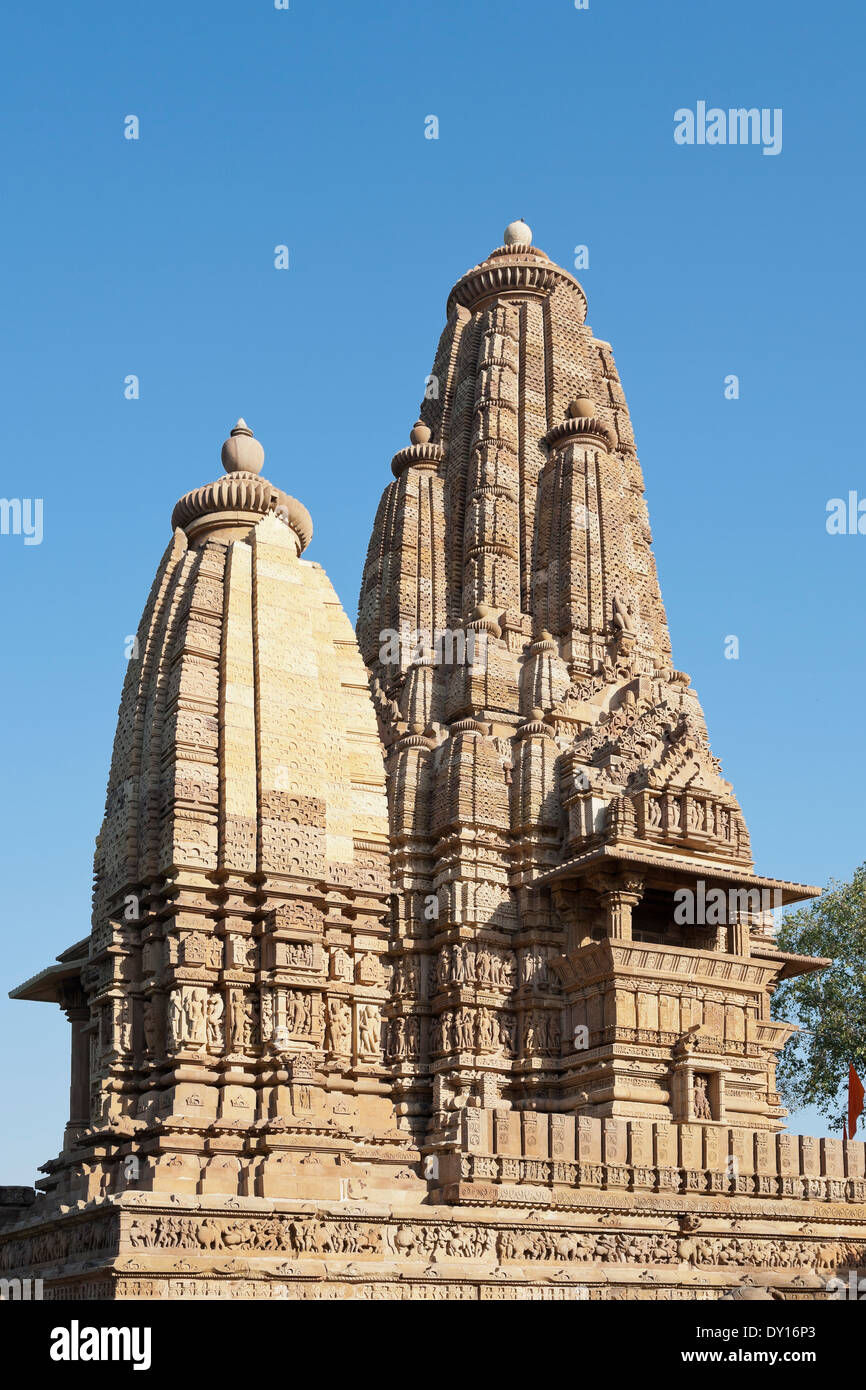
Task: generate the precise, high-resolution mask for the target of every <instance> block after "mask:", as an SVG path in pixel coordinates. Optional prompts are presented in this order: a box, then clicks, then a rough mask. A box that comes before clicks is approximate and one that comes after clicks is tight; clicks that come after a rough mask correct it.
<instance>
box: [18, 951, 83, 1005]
mask: <svg viewBox="0 0 866 1390" xmlns="http://www.w3.org/2000/svg"><path fill="white" fill-rule="evenodd" d="M87 959H88V957H87V951H86V950H85V952H84V953H83V955H81V956H79V957H78V959H76V960H64V961H61V962H60V963H59V964H57V965H49V966H47V967H46V968H45V969H44V970H40V971H39V973H38V974H36V975H31V976H30V979H29V980H25V981H24V983H23V984H21V985H19V986H18V987H17V989H10V991H9V998H10V999H27V1000H31V1001H32V1002H35V1003H39V1004H60V1003H61V1002H62V999H63V986H64V984H67V983H68V982H69V981H73V982H74V981H77V980H78V979H79V977H80V975H81V969H82V966H84V965H86V964H87Z"/></svg>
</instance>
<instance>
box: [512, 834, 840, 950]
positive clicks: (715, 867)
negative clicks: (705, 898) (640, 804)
mask: <svg viewBox="0 0 866 1390" xmlns="http://www.w3.org/2000/svg"><path fill="white" fill-rule="evenodd" d="M604 864H611V865H613V864H628V865H631V866H633V867H639V868H645V869H647V870H648V871H650V872H651V871H653V870H655V871H656V874H657V875H658V876H659V877H667V878H674V879H676V880H678V881H681V882H694V880H695V879H696V878H705V879H712V880H713V881H714V882H716V883H720V884H721V883H727V884H731V885H734V886H736V887H740V888H757V889H764V888H766V889H770V890H772V891H774V892H778V893H779V894H780V896H781V903H782V905H787V904H788V903H798V902H803V901H804V900H805V899H807V898H817V897H820V895H821V893H822V891H823V890H822V889H821V888H815V887H813V886H811V885H810V884H807V883H792V882H790V881H789V880H788V879H784V878H762V877H761V876H760V875H758V874H753V873H750V872H749V870H748V869H745V868H744V867H743V865H742V864H739V865H738V864H730V865H726V864H720V863H719V862H718V860H715V861H714V860H707V859H699V858H696V857H694V856H692V855H689V856H688V857H686V856H685V855H681V854H655V853H646V852H645V851H643V850H639V849H632V848H631V847H622V848H616V847H615V846H611V845H600V846H598V847H597V848H596V849H592V850H588V851H587V852H586V853H585V854H579V855H576V856H575V857H574V858H573V859H567V860H566V861H565V863H564V864H560V865H558V866H557V868H555V869H548V871H547V872H546V873H543V874H540V875H539V876H538V878H536V879H533V881H532V883H531V884H530V885H528V886H530V887H532V888H543V887H546V886H547V885H548V884H550V883H562V882H564V881H565V880H568V879H580V878H583V877H585V876H586V875H587V874H589V873H594V872H596V871H597V870H598V869H599V867H601V866H602V865H604ZM804 959H805V958H804Z"/></svg>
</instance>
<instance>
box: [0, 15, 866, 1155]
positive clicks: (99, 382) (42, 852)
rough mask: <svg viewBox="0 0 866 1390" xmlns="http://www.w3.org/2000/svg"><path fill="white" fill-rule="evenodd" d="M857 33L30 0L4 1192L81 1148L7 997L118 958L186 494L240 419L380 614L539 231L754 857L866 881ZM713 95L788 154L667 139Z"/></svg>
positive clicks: (12, 303)
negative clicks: (594, 376) (449, 324)
mask: <svg viewBox="0 0 866 1390" xmlns="http://www.w3.org/2000/svg"><path fill="white" fill-rule="evenodd" d="M864 38H866V35H864V18H863V13H862V10H859V9H858V8H857V7H855V6H854V5H852V4H842V3H839V0H824V3H822V4H820V5H817V4H814V3H804V0H784V2H783V0H763V2H762V3H761V4H760V5H756V4H755V3H754V0H728V3H726V4H724V5H721V4H719V5H708V4H700V5H697V4H687V3H683V2H682V0H681V2H680V3H678V4H673V3H670V0H654V3H651V4H650V3H646V0H590V8H589V10H587V11H577V10H575V9H574V6H573V4H572V0H533V3H532V4H528V5H522V6H517V5H509V4H503V3H499V4H491V3H481V0H459V2H458V0H449V2H448V3H444V4H439V5H426V4H424V5H422V4H417V3H416V4H414V5H410V4H407V3H406V0H402V3H401V0H376V3H369V4H358V3H357V0H354V2H352V3H350V0H333V2H332V3H326V2H325V0H291V8H290V9H289V10H288V11H278V10H275V8H274V6H273V3H272V0H234V3H229V2H228V0H209V3H208V4H195V5H193V4H178V3H177V0H173V3H167V0H149V3H148V4H146V5H138V6H124V5H118V4H117V3H110V4H109V3H84V4H81V5H61V4H57V3H55V4H47V5H44V4H43V5H33V4H32V3H22V0H17V2H16V0H7V4H6V5H5V6H4V17H3V21H2V40H3V52H4V55H5V62H4V78H3V85H2V91H0V108H2V125H3V158H2V163H0V169H2V180H3V185H4V186H3V207H4V212H3V217H2V224H0V246H2V271H3V276H2V281H3V291H2V321H3V326H4V332H3V335H2V336H3V347H2V351H3V361H2V388H3V445H2V448H3V455H4V458H3V468H2V477H3V483H2V488H0V491H2V492H3V494H4V495H6V496H21V497H25V498H27V497H30V498H42V499H43V500H44V538H43V541H42V544H41V545H34V546H25V545H24V544H23V537H21V536H0V583H2V593H3V602H2V605H0V623H2V634H0V651H2V659H3V681H2V688H0V700H2V731H3V745H2V747H3V753H2V760H3V772H4V774H5V785H6V795H5V796H4V797H3V800H2V806H0V816H2V822H3V824H2V838H0V842H2V852H3V858H4V861H5V862H4V864H3V871H2V879H0V882H2V899H3V908H4V913H3V931H4V937H3V952H2V977H3V978H2V987H3V996H4V997H2V998H0V1021H2V1037H0V1047H2V1051H0V1055H2V1059H3V1065H2V1104H3V1115H4V1128H5V1129H6V1135H5V1142H4V1143H3V1150H4V1154H3V1159H2V1169H0V1182H25V1181H31V1180H32V1177H33V1174H34V1170H35V1167H36V1165H37V1164H38V1163H40V1162H43V1161H44V1160H45V1159H46V1158H48V1157H50V1156H52V1155H53V1154H54V1153H55V1152H56V1151H57V1148H58V1145H59V1142H60V1138H61V1134H62V1128H63V1122H64V1119H65V1116H66V1106H67V1087H68V1077H67V1066H68V1054H67V1024H66V1022H65V1019H64V1018H63V1016H62V1015H61V1014H60V1012H59V1010H56V1009H52V1008H49V1007H48V1006H45V1005H36V1004H19V1003H14V1004H13V1003H11V1002H10V1001H8V1000H7V1001H5V1002H4V998H5V991H6V990H7V989H8V988H10V987H12V986H13V985H15V984H17V983H18V982H19V981H20V980H22V979H24V978H25V977H26V976H28V975H30V974H32V973H33V972H35V971H36V970H37V969H39V968H41V967H42V966H43V965H46V964H48V963H49V962H50V961H51V960H53V958H54V956H55V955H56V954H57V952H58V951H60V950H62V949H63V948H64V947H66V946H67V945H69V944H70V943H71V942H73V941H75V940H77V939H78V938H80V937H81V936H83V935H84V934H85V933H86V932H87V930H88V928H89V912H90V883H91V856H92V850H93V839H94V836H95V834H96V832H97V830H98V827H99V823H100V820H101V816H102V808H103V798H104V790H105V782H106V777H107V771H108V762H109V756H110V751H111V740H112V736H113V730H114V720H115V715H116V711H117V704H118V699H119V693H120V686H121V682H122V679H123V674H124V640H125V637H126V635H127V634H128V633H131V632H133V631H134V630H135V628H136V626H137V623H138V619H139V615H140V612H141V609H142V606H143V604H144V600H145V597H146V595H147V591H148V588H149V585H150V582H151V578H152V575H153V572H154V569H155V566H156V564H157V561H158V559H159V556H160V554H161V552H162V550H163V547H164V545H165V543H166V540H167V537H168V524H169V517H170V515H171V509H172V506H173V504H174V502H175V500H176V498H177V497H178V496H179V495H180V494H181V493H182V492H184V491H186V490H187V489H189V488H191V487H194V486H197V485H198V484H201V483H203V482H205V481H208V480H210V479H211V478H213V477H215V476H217V475H218V474H219V471H220V466H219V449H220V444H221V442H222V440H223V438H224V437H225V435H226V433H227V431H228V429H229V427H230V426H231V425H232V424H233V423H234V421H235V419H236V418H237V416H238V415H244V416H245V417H246V419H247V420H248V421H249V422H250V424H251V425H252V426H253V428H254V429H255V431H256V433H257V435H258V436H259V438H260V439H261V440H262V441H263V443H264V445H265V447H266V450H267V459H266V466H265V472H266V474H267V475H268V476H269V477H270V478H271V479H272V481H274V482H276V483H278V484H279V485H280V486H282V487H284V488H286V489H287V490H288V491H290V492H293V493H296V495H297V496H299V497H300V498H301V499H302V500H303V501H304V502H305V503H306V505H307V506H308V507H309V508H310V511H311V512H312V514H313V518H314V521H315V525H316V535H315V538H314V540H313V545H312V547H311V550H310V551H309V555H310V556H311V558H314V559H316V560H319V561H321V562H322V563H323V564H324V565H325V567H326V569H327V570H328V572H329V574H330V576H331V578H332V580H333V581H334V583H335V585H336V587H337V590H338V592H339V593H340V595H341V597H342V599H343V601H344V603H345V605H346V608H347V609H348V610H349V612H350V614H352V615H354V612H355V604H356V598H357V590H358V580H359V575H360V570H361V565H362V561H363V556H364V551H365V547H366V543H367V537H368V532H369V526H370V523H371V520H372V516H373V513H374V509H375V506H376V503H377V500H378V497H379V494H380V491H381V489H382V487H383V486H384V484H385V483H386V481H387V480H388V478H389V476H390V473H389V460H390V458H391V455H392V453H393V452H394V451H395V450H396V449H397V448H399V447H401V446H402V445H403V444H405V442H406V439H407V431H408V429H409V428H410V426H411V424H412V422H413V421H414V419H415V417H416V413H417V408H418V403H419V400H420V397H421V394H422V390H423V381H424V377H425V375H426V374H427V372H428V371H429V370H430V369H431V365H432V359H433V353H434V349H435V345H436V341H437V338H438V335H439V333H440V330H441V327H442V323H443V314H444V306H445V298H446V295H447V292H448V290H449V288H450V286H451V285H452V284H453V282H454V280H455V279H456V278H457V277H458V275H460V274H461V273H462V272H463V271H464V270H465V269H466V268H467V267H468V266H470V265H472V264H474V263H475V262H476V261H478V260H479V259H481V258H482V257H483V256H484V255H485V254H486V253H487V252H488V251H489V250H490V249H492V248H493V247H494V246H496V245H498V244H499V242H500V240H501V233H502V229H503V227H504V225H505V224H506V222H508V221H509V220H511V219H512V218H514V217H518V216H522V217H525V218H526V219H527V220H528V221H529V222H530V224H531V226H532V227H533V229H534V233H535V241H536V243H537V244H538V245H540V246H542V247H543V248H544V249H545V250H546V251H547V252H548V254H550V255H551V256H552V257H554V258H555V259H556V260H558V261H560V262H561V263H562V264H564V265H566V266H570V265H571V263H572V258H573V254H574V247H575V245H577V244H586V245H588V246H589V249H590V266H589V269H587V270H585V271H581V272H580V274H579V278H580V279H581V281H582V282H583V284H584V286H585V288H586V291H587V294H588V297H589V304H590V314H589V322H590V323H591V324H592V326H593V328H594V329H595V332H596V333H597V334H598V335H599V336H601V337H604V338H607V339H609V340H610V341H611V342H612V343H613V346H614V351H615V353H616V357H617V362H618V365H619V369H620V374H621V376H622V378H623V382H624V385H625V389H626V392H627V395H628V399H629V403H630V407H631V411H632V418H633V420H634V424H635V430H636V434H637V441H638V448H639V452H640V456H641V460H642V463H643V468H644V473H645V477H646V483H647V492H648V500H649V506H650V516H651V520H652V525H653V532H654V537H655V547H656V554H657V558H658V564H659V571H660V575H661V581H662V590H663V595H664V598H665V601H666V604H667V609H668V614H669V617H670V624H671V630H672V634H673V641H674V659H675V663H676V665H678V666H679V667H680V668H681V669H684V670H686V671H689V672H690V673H691V675H692V677H693V679H694V681H695V683H696V686H697V689H698V692H699V694H700V696H701V698H702V700H703V704H704V707H705V710H706V713H707V717H708V720H709V726H710V732H711V737H712V741H713V746H714V750H715V752H716V753H717V754H718V755H719V756H720V757H721V759H722V762H723V766H724V769H725V773H726V775H727V776H728V777H729V778H730V779H731V780H732V781H733V783H734V785H735V787H736V790H737V792H738V794H739V797H740V801H741V803H742V805H743V807H744V810H745V813H746V817H747V821H748V823H749V826H750V829H751V832H752V840H753V846H754V851H755V857H756V861H757V865H758V867H759V868H760V869H761V870H762V871H764V872H768V873H772V874H776V875H779V876H781V877H790V878H795V879H799V880H802V881H805V882H812V883H819V884H823V883H825V882H826V881H827V880H828V879H829V878H830V877H831V876H836V877H839V878H846V877H848V876H850V873H851V871H852V870H853V868H854V867H855V865H856V864H858V863H859V862H861V861H862V860H863V859H864V858H866V835H864V813H863V809H862V808H863V802H864V793H863V786H864V780H866V778H864V774H866V749H864V740H863V737H862V732H861V730H862V722H861V716H860V711H861V708H862V702H863V697H862V691H863V687H864V682H866V658H864V643H863V637H862V625H863V624H862V597H863V592H864V582H866V536H829V535H828V534H827V532H826V529H825V516H826V512H825V508H826V504H827V501H828V499H829V498H831V497H836V496H846V495H847V493H848V492H849V490H851V489H854V490H857V489H859V490H860V493H861V495H863V496H866V471H864V466H863V445H862V442H861V439H860V437H859V429H855V428H854V423H855V420H856V418H857V415H856V410H857V407H858V405H859V398H860V395H861V391H862V383H863V376H864V326H863V312H862V306H863V260H862V244H863V226H864V192H863V180H862V169H863V167H864V159H863V154H864V151H863V129H864V121H863V91H862V74H861V72H860V59H861V55H862V51H863V46H864ZM698 101H706V102H707V104H708V105H709V106H714V105H717V106H719V107H722V108H725V109H727V108H729V107H739V106H746V107H751V106H757V107H760V108H763V107H767V108H777V107H781V108H782V110H783V113H784V116H783V148H782V152H781V154H779V155H778V156H776V157H767V156H764V155H763V154H762V152H761V150H760V148H754V147H745V148H743V147H710V146H703V147H698V146H694V147H684V146H678V145H676V144H675V143H674V140H673V129H674V119H673V115H674V111H675V110H676V109H677V108H680V107H691V108H693V109H694V108H695V106H696V104H697V102H698ZM128 115H136V116H138V118H139V121H140V139H139V140H138V141H128V140H125V139H124V138H123V128H124V118H125V117H126V116H128ZM428 115H436V116H437V117H438V119H439V139H438V140H435V141H434V140H427V139H425V138H424V122H425V117H427V116H428ZM278 244H286V245H288V247H289V248H290V269H289V270H288V271H285V272H280V271H276V270H275V269H274V268H273V258H274V247H275V246H276V245H278ZM133 373H134V374H136V375H137V376H138V377H139V378H140V383H141V387H140V390H141V394H140V399H138V400H135V401H129V400H125V399H124V392H123V383H124V378H125V377H126V376H127V375H129V374H133ZM729 373H735V374H737V375H738V376H739V378H740V392H741V394H740V399H739V400H737V401H728V400H726V399H725V398H724V391H723V387H724V378H725V376H726V375H727V374H729ZM729 634H734V635H736V636H738V637H739V639H740V659H739V660H738V661H729V660H725V659H724V640H725V637H726V636H727V635H729ZM803 1123H804V1124H805V1126H806V1127H807V1128H812V1129H814V1132H821V1122H820V1121H814V1117H806V1119H805V1121H804V1122H803Z"/></svg>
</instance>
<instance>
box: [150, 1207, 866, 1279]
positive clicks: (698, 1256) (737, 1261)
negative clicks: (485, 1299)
mask: <svg viewBox="0 0 866 1390" xmlns="http://www.w3.org/2000/svg"><path fill="white" fill-rule="evenodd" d="M128 1239H129V1243H130V1246H131V1247H132V1248H133V1249H180V1250H200V1251H228V1252H234V1251H237V1252H246V1251H262V1252H266V1253H267V1252H274V1253H278V1252H287V1253H291V1254H293V1255H355V1254H378V1253H380V1252H382V1251H383V1250H386V1251H388V1252H389V1253H392V1254H396V1255H404V1256H412V1255H416V1256H424V1257H425V1258H433V1257H446V1258H449V1257H450V1258H457V1259H469V1260H483V1259H491V1258H492V1257H493V1256H494V1255H495V1257H496V1260H497V1262H498V1263H500V1264H502V1263H504V1262H505V1261H507V1260H528V1259H529V1260H541V1261H551V1260H568V1261H577V1262H581V1263H582V1262H587V1263H590V1262H599V1263H610V1264H640V1265H651V1264H678V1263H688V1264H691V1265H695V1266H701V1265H710V1266H738V1265H747V1266H749V1267H753V1268H760V1267H763V1268H769V1269H794V1268H800V1269H818V1270H829V1269H834V1268H841V1267H851V1268H856V1267H858V1266H860V1265H862V1264H863V1263H864V1261H866V1240H856V1239H855V1240H847V1241H833V1240H829V1241H828V1240H827V1239H814V1240H803V1239H796V1238H795V1239H786V1238H785V1237H783V1236H779V1235H771V1236H770V1235H768V1236H758V1237H748V1236H745V1237H744V1236H719V1235H713V1234H707V1235H702V1234H695V1232H694V1231H692V1230H683V1231H682V1232H667V1231H660V1232H635V1231H579V1230H574V1229H571V1228H568V1227H544V1228H540V1229H531V1228H528V1227H526V1226H525V1225H524V1226H518V1225H515V1226H511V1227H504V1228H502V1227H497V1226H493V1225H490V1224H470V1223H467V1224H463V1223H441V1222H412V1223H409V1222H406V1223H403V1224H392V1223H383V1224H377V1223H373V1222H366V1221H354V1220H346V1221H331V1220H328V1219H324V1220H323V1219H320V1218H317V1217H313V1216H306V1215H296V1216H289V1215H280V1216H272V1217H268V1218H266V1219H263V1220H258V1221H254V1220H245V1219H243V1218H229V1219H225V1218H222V1219H220V1218H214V1217H211V1216H204V1217H182V1216H163V1215H160V1216H156V1217H153V1218H139V1217H136V1218H134V1219H133V1221H132V1222H131V1223H130V1226H129V1230H128Z"/></svg>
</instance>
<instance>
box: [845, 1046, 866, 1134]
mask: <svg viewBox="0 0 866 1390" xmlns="http://www.w3.org/2000/svg"><path fill="white" fill-rule="evenodd" d="M864 1094H866V1092H864V1090H863V1082H862V1081H861V1080H860V1078H859V1076H858V1075H857V1073H856V1071H855V1070H854V1063H853V1062H849V1063H848V1138H849V1139H853V1138H854V1131H855V1130H856V1128H857V1121H858V1120H859V1118H860V1116H861V1115H862V1114H863V1096H864Z"/></svg>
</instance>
